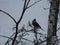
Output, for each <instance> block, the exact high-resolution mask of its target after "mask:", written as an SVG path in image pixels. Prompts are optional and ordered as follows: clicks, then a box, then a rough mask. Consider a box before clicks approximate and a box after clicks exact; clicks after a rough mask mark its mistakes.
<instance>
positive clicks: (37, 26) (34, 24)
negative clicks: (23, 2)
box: [32, 19, 43, 30]
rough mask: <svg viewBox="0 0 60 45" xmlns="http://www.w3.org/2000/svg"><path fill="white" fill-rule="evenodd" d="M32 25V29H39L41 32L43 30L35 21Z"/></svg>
mask: <svg viewBox="0 0 60 45" xmlns="http://www.w3.org/2000/svg"><path fill="white" fill-rule="evenodd" d="M32 25H33V26H34V28H40V29H41V30H43V29H42V28H41V26H40V25H39V24H38V23H37V21H36V19H34V20H33V21H32Z"/></svg>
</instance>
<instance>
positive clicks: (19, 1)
mask: <svg viewBox="0 0 60 45" xmlns="http://www.w3.org/2000/svg"><path fill="white" fill-rule="evenodd" d="M35 1H37V0H31V2H30V4H29V5H31V4H32V3H33V2H35ZM23 3H24V1H23V0H0V9H1V10H4V11H6V12H8V13H9V14H10V15H11V16H13V17H14V18H15V19H16V21H18V19H19V18H20V16H21V13H22V9H23ZM49 6H50V5H49V3H48V2H47V0H42V1H40V2H38V3H37V4H35V5H34V6H32V7H31V8H29V9H27V10H26V12H25V14H24V16H23V19H22V21H21V23H20V26H19V28H21V27H22V26H23V24H25V25H27V23H28V21H29V20H30V21H32V20H33V19H34V18H36V20H37V22H38V23H39V24H40V25H41V26H42V28H44V30H45V32H43V33H47V28H48V27H47V26H48V14H49V9H47V10H44V9H43V8H49ZM14 26H15V23H14V22H13V20H11V18H10V17H8V16H6V15H5V14H4V13H1V12H0V35H5V36H10V35H12V33H13V30H12V27H14ZM3 39H4V38H2V37H0V44H2V43H3V42H5V41H4V40H6V39H4V40H3ZM31 39H32V36H31ZM3 44H4V43H3Z"/></svg>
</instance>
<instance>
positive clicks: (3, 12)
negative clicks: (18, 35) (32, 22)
mask: <svg viewBox="0 0 60 45" xmlns="http://www.w3.org/2000/svg"><path fill="white" fill-rule="evenodd" d="M0 12H3V13H5V14H6V15H8V16H9V17H10V18H11V19H12V20H13V21H14V22H15V23H16V20H15V19H14V18H13V17H12V16H11V15H10V14H9V13H7V12H5V11H3V10H0Z"/></svg>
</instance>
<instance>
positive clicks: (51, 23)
mask: <svg viewBox="0 0 60 45" xmlns="http://www.w3.org/2000/svg"><path fill="white" fill-rule="evenodd" d="M50 4H51V5H50V12H49V17H48V18H49V19H48V33H47V45H57V43H56V41H55V39H57V37H56V36H57V35H56V29H57V19H58V11H59V0H51V2H50Z"/></svg>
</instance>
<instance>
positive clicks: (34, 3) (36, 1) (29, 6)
mask: <svg viewBox="0 0 60 45" xmlns="http://www.w3.org/2000/svg"><path fill="white" fill-rule="evenodd" d="M40 1H41V0H38V1H36V2H34V3H33V4H31V5H30V6H28V7H27V9H28V8H30V7H32V6H33V5H35V4H36V3H38V2H40Z"/></svg>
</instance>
